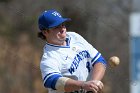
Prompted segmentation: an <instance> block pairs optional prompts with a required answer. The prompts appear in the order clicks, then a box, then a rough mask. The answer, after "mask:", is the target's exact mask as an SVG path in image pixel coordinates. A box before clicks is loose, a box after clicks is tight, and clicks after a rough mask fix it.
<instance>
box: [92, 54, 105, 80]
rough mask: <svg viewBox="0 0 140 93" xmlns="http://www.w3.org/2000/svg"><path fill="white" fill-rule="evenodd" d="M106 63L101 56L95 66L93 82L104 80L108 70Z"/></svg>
mask: <svg viewBox="0 0 140 93" xmlns="http://www.w3.org/2000/svg"><path fill="white" fill-rule="evenodd" d="M106 65H107V64H106V61H105V59H104V58H103V57H102V56H101V55H100V57H99V58H98V59H97V60H96V61H95V62H94V64H93V72H92V77H91V80H102V78H103V77H104V74H105V70H106Z"/></svg>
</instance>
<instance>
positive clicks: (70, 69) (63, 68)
mask: <svg viewBox="0 0 140 93" xmlns="http://www.w3.org/2000/svg"><path fill="white" fill-rule="evenodd" d="M98 62H102V63H103V64H106V63H105V60H104V58H103V57H102V56H101V53H99V52H98V51H97V50H96V49H95V48H94V47H93V46H92V45H91V44H89V43H88V42H87V41H86V40H85V39H84V38H83V37H82V36H80V35H79V34H77V33H75V32H67V37H66V46H59V45H54V44H49V43H46V45H45V46H44V53H43V56H42V59H41V63H40V69H41V73H42V78H43V82H44V86H45V87H46V88H48V90H49V93H58V92H57V91H56V90H55V84H56V81H57V80H58V78H59V77H69V78H72V79H75V80H80V81H86V80H87V78H88V76H89V74H90V72H91V70H92V67H93V65H94V64H96V63H98Z"/></svg>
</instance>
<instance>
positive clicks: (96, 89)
mask: <svg viewBox="0 0 140 93" xmlns="http://www.w3.org/2000/svg"><path fill="white" fill-rule="evenodd" d="M82 87H83V89H85V90H86V91H90V93H91V92H93V93H101V91H102V89H103V87H104V85H103V83H102V82H101V81H98V80H92V81H87V82H85V83H84V84H83V86H82Z"/></svg>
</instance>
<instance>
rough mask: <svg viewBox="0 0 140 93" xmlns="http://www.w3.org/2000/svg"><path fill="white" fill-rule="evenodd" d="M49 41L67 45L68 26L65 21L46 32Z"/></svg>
mask: <svg viewBox="0 0 140 93" xmlns="http://www.w3.org/2000/svg"><path fill="white" fill-rule="evenodd" d="M46 38H47V42H48V43H51V44H56V45H65V40H66V27H65V25H64V23H62V24H60V25H59V26H56V27H53V28H50V29H49V30H48V31H47V34H46Z"/></svg>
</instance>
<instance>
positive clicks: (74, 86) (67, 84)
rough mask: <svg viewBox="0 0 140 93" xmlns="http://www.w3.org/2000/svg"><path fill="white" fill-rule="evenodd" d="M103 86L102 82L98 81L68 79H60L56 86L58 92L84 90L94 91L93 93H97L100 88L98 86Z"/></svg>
mask: <svg viewBox="0 0 140 93" xmlns="http://www.w3.org/2000/svg"><path fill="white" fill-rule="evenodd" d="M97 83H98V84H101V85H103V84H102V82H97V81H92V80H91V81H87V82H85V81H77V80H73V79H70V78H66V77H60V78H59V79H58V80H57V82H56V85H55V88H56V90H57V91H63V92H72V91H76V90H80V89H84V90H86V91H92V92H93V93H97V91H98V90H99V88H98V87H97V85H96V84H97Z"/></svg>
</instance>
